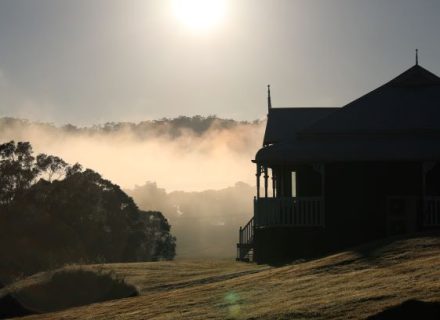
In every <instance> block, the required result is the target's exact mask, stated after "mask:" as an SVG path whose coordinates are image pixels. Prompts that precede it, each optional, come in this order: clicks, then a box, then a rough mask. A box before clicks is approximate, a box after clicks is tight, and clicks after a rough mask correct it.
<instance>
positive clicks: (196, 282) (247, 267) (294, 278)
mask: <svg viewBox="0 0 440 320" xmlns="http://www.w3.org/2000/svg"><path fill="white" fill-rule="evenodd" d="M439 266H440V238H438V237H435V236H423V237H416V238H411V239H394V241H393V240H388V241H386V242H377V243H372V244H368V245H365V246H362V247H358V248H355V249H354V250H351V251H347V252H343V253H338V254H334V255H330V256H327V257H324V258H321V259H316V260H311V261H303V262H297V263H294V264H291V265H286V266H283V267H278V268H274V267H268V266H258V265H255V264H246V263H237V262H234V261H228V260H219V261H215V260H212V261H204V260H200V261H175V262H157V263H133V264H111V265H102V266H87V267H85V268H87V269H92V270H112V271H113V272H114V273H115V274H116V275H118V276H122V277H124V278H125V280H126V282H128V283H131V284H134V285H136V286H137V288H138V290H139V292H140V296H138V297H132V298H126V299H121V300H113V301H108V302H103V303H96V304H92V305H89V306H83V307H77V308H72V309H68V310H64V311H61V312H57V313H48V314H42V315H34V316H30V317H26V319H60V318H62V319H253V320H256V319H364V318H367V317H368V316H371V315H374V314H377V313H379V312H381V311H383V310H385V309H387V308H389V307H392V306H397V305H400V304H401V303H402V302H404V301H406V300H408V299H417V300H422V301H436V302H440V267H439ZM44 276H45V275H44V274H39V275H35V276H34V277H32V278H30V279H25V280H23V281H22V282H21V284H20V283H17V284H16V285H17V286H20V285H21V286H26V285H28V284H29V283H30V282H38V281H39V279H40V278H42V277H44ZM26 283H27V284H26ZM63 294H69V293H68V292H66V293H63Z"/></svg>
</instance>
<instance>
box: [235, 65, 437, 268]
mask: <svg viewBox="0 0 440 320" xmlns="http://www.w3.org/2000/svg"><path fill="white" fill-rule="evenodd" d="M268 107H269V113H268V119H267V120H268V121H267V127H266V132H265V135H264V141H263V147H262V148H261V149H260V150H259V151H258V152H257V154H256V156H255V160H253V162H255V163H256V167H257V174H256V176H257V196H256V197H255V199H254V216H253V218H252V219H251V220H250V221H249V223H248V224H247V225H246V226H245V227H243V228H240V240H239V243H238V245H237V252H238V253H237V255H238V257H237V259H238V260H247V259H252V256H253V259H254V260H255V261H257V262H283V261H289V260H293V259H296V258H301V257H307V256H314V255H318V254H322V253H326V252H329V251H332V250H337V249H341V248H344V247H348V246H352V245H356V244H359V243H363V242H366V241H371V240H375V239H379V238H383V237H387V236H390V235H397V234H404V233H412V232H417V231H421V230H427V229H433V228H439V227H440V78H439V77H437V76H436V75H434V74H433V73H431V72H429V71H428V70H426V69H424V68H422V67H421V66H419V65H418V63H416V65H415V66H413V67H412V68H410V69H408V70H407V71H405V72H404V73H402V74H401V75H399V76H398V77H396V78H395V79H393V80H391V81H390V82H388V83H386V84H384V85H382V86H381V87H379V88H377V89H376V90H373V91H372V92H370V93H368V94H366V95H364V96H362V97H360V98H359V99H357V100H355V101H353V102H351V103H349V104H347V105H346V106H344V107H342V108H272V106H271V100H270V88H269V95H268ZM260 189H262V191H260Z"/></svg>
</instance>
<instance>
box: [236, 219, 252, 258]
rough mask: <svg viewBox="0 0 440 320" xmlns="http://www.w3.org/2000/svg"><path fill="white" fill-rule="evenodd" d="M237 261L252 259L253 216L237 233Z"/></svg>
mask: <svg viewBox="0 0 440 320" xmlns="http://www.w3.org/2000/svg"><path fill="white" fill-rule="evenodd" d="M236 260H237V261H246V262H250V261H253V260H254V218H252V219H251V220H249V222H248V223H247V224H246V225H245V226H244V227H243V228H242V227H240V231H239V234H238V243H237V258H236Z"/></svg>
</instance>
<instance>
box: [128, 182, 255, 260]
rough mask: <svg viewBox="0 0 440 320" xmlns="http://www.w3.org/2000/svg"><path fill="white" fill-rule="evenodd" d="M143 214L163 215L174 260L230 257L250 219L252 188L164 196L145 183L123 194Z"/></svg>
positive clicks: (231, 188) (162, 191) (157, 188)
mask: <svg viewBox="0 0 440 320" xmlns="http://www.w3.org/2000/svg"><path fill="white" fill-rule="evenodd" d="M125 191H126V192H127V193H128V194H129V195H130V196H132V197H133V199H134V201H135V202H136V203H137V204H138V206H139V207H140V208H141V209H143V210H153V209H154V210H159V211H162V212H164V213H165V215H166V217H167V219H168V220H169V222H170V224H171V225H172V233H173V235H175V236H176V237H177V258H178V259H179V258H196V257H232V256H233V255H235V247H236V246H235V245H236V243H237V240H238V229H239V227H240V225H244V224H245V223H247V221H248V220H249V219H250V218H251V217H252V214H253V213H252V210H253V202H252V198H253V195H254V194H255V188H254V187H251V186H249V185H248V184H245V183H243V182H238V183H236V184H235V185H234V186H233V187H228V188H224V189H221V190H206V191H201V192H184V191H174V192H170V193H167V192H166V190H165V189H162V188H159V187H158V186H157V185H156V183H152V182H148V183H146V184H144V185H143V186H137V187H136V188H134V189H133V190H125Z"/></svg>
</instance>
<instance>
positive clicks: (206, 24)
mask: <svg viewBox="0 0 440 320" xmlns="http://www.w3.org/2000/svg"><path fill="white" fill-rule="evenodd" d="M173 9H174V13H175V15H176V17H177V18H178V19H179V20H180V21H181V22H182V23H183V24H184V25H186V26H187V27H189V28H190V29H192V30H195V31H207V30H209V29H212V27H214V26H215V25H218V24H219V23H220V22H221V21H222V20H223V18H224V16H225V12H226V0H173Z"/></svg>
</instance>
